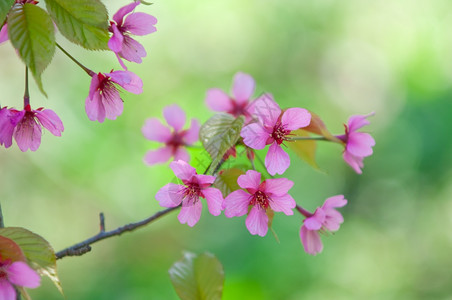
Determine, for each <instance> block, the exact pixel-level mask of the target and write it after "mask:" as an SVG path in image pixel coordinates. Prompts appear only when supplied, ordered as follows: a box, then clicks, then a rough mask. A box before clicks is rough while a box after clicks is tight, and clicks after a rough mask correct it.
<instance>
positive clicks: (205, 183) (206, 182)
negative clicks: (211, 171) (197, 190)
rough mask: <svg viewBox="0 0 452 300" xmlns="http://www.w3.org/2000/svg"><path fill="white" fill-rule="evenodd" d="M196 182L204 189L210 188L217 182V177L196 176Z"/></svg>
mask: <svg viewBox="0 0 452 300" xmlns="http://www.w3.org/2000/svg"><path fill="white" fill-rule="evenodd" d="M195 177H196V181H197V183H198V184H199V186H201V187H202V188H205V187H209V186H211V185H212V183H213V182H214V181H215V176H212V175H204V174H199V175H195Z"/></svg>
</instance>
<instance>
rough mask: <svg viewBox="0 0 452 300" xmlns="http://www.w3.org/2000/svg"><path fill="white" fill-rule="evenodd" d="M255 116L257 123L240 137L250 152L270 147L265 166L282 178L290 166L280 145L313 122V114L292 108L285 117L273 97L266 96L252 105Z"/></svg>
mask: <svg viewBox="0 0 452 300" xmlns="http://www.w3.org/2000/svg"><path fill="white" fill-rule="evenodd" d="M251 111H252V114H253V115H254V116H256V117H257V122H255V123H251V124H249V125H247V126H245V127H243V129H242V131H241V133H240V135H241V136H242V137H243V142H244V143H245V145H247V146H248V147H250V148H253V149H263V148H264V147H265V146H266V145H270V148H269V149H268V152H267V156H266V157H265V166H266V167H267V171H268V173H270V174H271V175H275V174H276V173H278V174H283V173H284V172H285V171H286V170H287V168H288V167H289V165H290V158H289V154H287V153H286V152H285V151H284V150H283V148H282V147H281V144H282V143H283V142H284V141H285V140H287V138H288V137H289V136H290V133H291V132H292V131H293V130H297V129H299V128H302V127H306V126H308V125H309V123H310V122H311V114H310V113H309V112H308V111H307V110H306V109H304V108H297V107H296V108H289V109H287V110H286V111H284V112H283V113H281V109H280V108H279V105H278V104H277V103H276V102H275V101H274V100H273V98H272V96H271V95H268V94H266V95H263V96H262V97H260V98H259V99H257V100H256V101H254V102H253V104H252V107H251Z"/></svg>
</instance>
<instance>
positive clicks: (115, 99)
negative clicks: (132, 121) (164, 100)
mask: <svg viewBox="0 0 452 300" xmlns="http://www.w3.org/2000/svg"><path fill="white" fill-rule="evenodd" d="M117 85H119V86H121V87H122V88H124V89H125V90H126V91H129V92H131V93H134V94H141V93H142V92H143V82H142V81H141V78H140V77H138V76H137V75H135V74H134V73H132V72H129V71H112V72H111V73H98V74H93V75H92V79H91V85H90V88H89V95H88V97H87V98H86V101H85V111H86V114H87V115H88V118H89V119H90V120H91V121H96V120H97V121H99V122H100V123H102V122H104V120H105V118H107V119H110V120H115V119H116V117H117V116H119V115H121V114H122V111H123V109H124V105H123V102H122V99H121V97H120V96H119V91H118V87H117Z"/></svg>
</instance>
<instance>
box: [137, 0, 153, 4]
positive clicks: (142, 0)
mask: <svg viewBox="0 0 452 300" xmlns="http://www.w3.org/2000/svg"><path fill="white" fill-rule="evenodd" d="M140 2H141V4H144V5H152V4H154V3H152V2H146V1H144V0H140Z"/></svg>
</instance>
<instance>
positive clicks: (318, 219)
mask: <svg viewBox="0 0 452 300" xmlns="http://www.w3.org/2000/svg"><path fill="white" fill-rule="evenodd" d="M325 218H326V214H325V211H324V210H323V209H321V208H318V209H316V211H315V213H314V215H312V216H311V217H309V218H306V219H305V220H304V226H306V228H307V229H309V230H320V228H322V224H323V222H324V221H325Z"/></svg>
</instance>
